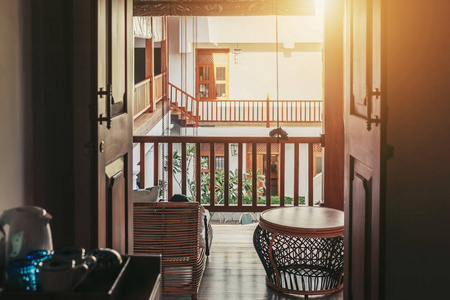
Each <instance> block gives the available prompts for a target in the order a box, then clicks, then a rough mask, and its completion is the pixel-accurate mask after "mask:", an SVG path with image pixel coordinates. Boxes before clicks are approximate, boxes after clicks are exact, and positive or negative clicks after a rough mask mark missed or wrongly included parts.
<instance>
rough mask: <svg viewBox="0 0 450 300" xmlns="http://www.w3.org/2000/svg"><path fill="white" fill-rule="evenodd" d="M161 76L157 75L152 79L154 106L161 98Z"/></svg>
mask: <svg viewBox="0 0 450 300" xmlns="http://www.w3.org/2000/svg"><path fill="white" fill-rule="evenodd" d="M163 76H164V74H159V75H156V76H155V77H154V81H153V85H154V89H153V93H154V94H153V99H154V104H156V103H158V102H159V101H160V100H161V99H162V97H163Z"/></svg>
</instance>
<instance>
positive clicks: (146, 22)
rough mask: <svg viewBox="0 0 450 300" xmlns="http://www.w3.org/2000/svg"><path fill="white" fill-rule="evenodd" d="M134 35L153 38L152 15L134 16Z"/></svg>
mask: <svg viewBox="0 0 450 300" xmlns="http://www.w3.org/2000/svg"><path fill="white" fill-rule="evenodd" d="M133 30H134V37H138V38H143V39H151V38H152V37H153V34H152V17H133Z"/></svg>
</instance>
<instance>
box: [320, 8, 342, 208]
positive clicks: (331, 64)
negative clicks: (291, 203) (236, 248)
mask: <svg viewBox="0 0 450 300" xmlns="http://www.w3.org/2000/svg"><path fill="white" fill-rule="evenodd" d="M324 45H325V46H324V66H325V69H324V70H325V71H324V131H325V139H326V142H325V151H324V172H323V178H324V180H323V185H324V191H323V200H324V205H325V206H326V207H331V208H336V209H340V210H343V209H344V142H345V140H344V121H343V114H344V62H343V59H344V52H343V51H344V0H333V1H326V5H325V43H324ZM318 200H320V199H318Z"/></svg>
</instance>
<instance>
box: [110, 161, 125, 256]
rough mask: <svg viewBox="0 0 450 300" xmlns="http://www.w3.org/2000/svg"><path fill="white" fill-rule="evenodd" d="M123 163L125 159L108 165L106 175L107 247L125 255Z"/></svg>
mask: <svg viewBox="0 0 450 300" xmlns="http://www.w3.org/2000/svg"><path fill="white" fill-rule="evenodd" d="M123 162H124V159H123V158H120V159H119V160H117V161H115V162H114V163H112V164H111V165H108V166H107V167H106V173H105V175H106V182H107V190H108V193H107V195H108V199H107V206H106V210H107V211H106V215H107V216H108V218H107V219H108V222H107V223H108V226H107V235H106V236H107V241H106V245H107V247H110V248H113V249H116V250H117V251H119V252H120V253H125V251H126V231H125V228H126V227H125V224H126V214H125V212H126V203H125V199H126V195H125V183H126V178H125V176H124V174H125V169H124V163H123ZM108 173H109V174H108ZM115 224H116V225H115ZM117 224H121V226H117Z"/></svg>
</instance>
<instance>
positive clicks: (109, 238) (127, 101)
mask: <svg viewBox="0 0 450 300" xmlns="http://www.w3.org/2000/svg"><path fill="white" fill-rule="evenodd" d="M132 12H133V3H132V1H131V0H98V7H97V37H98V40H97V43H98V44H97V46H98V52H97V55H98V56H97V58H98V67H97V70H98V73H97V78H98V80H97V83H98V86H97V88H98V110H97V113H98V115H97V117H98V123H97V125H95V126H96V128H97V170H98V174H97V180H98V181H97V183H98V185H97V189H98V207H97V213H98V216H97V218H98V247H109V248H113V249H116V250H117V251H119V252H120V253H127V252H128V251H130V249H132V244H131V243H132V236H131V235H132V227H131V226H132V220H131V218H132V200H131V197H130V195H131V189H132V171H131V162H132V157H131V155H132V135H133V132H132V126H133V125H132V120H133V116H132V93H133V66H132V63H133V56H132V53H133V52H132V51H133V30H132Z"/></svg>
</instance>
